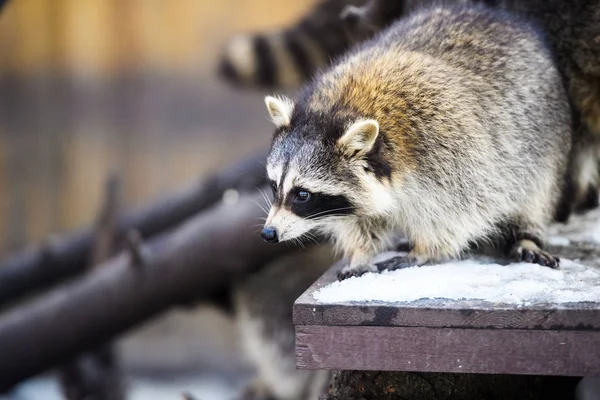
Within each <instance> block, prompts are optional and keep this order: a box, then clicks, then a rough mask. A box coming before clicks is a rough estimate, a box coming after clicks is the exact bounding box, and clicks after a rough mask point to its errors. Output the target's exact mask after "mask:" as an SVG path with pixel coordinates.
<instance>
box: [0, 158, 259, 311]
mask: <svg viewBox="0 0 600 400" xmlns="http://www.w3.org/2000/svg"><path fill="white" fill-rule="evenodd" d="M265 157H266V155H265V154H264V153H261V154H260V155H255V156H252V157H249V158H248V159H246V160H243V161H241V162H240V163H238V164H236V165H234V166H233V167H230V168H229V169H226V170H224V171H221V172H219V173H216V174H215V175H213V176H211V177H209V178H207V179H204V180H202V181H199V182H197V183H195V184H193V185H191V186H190V187H188V188H186V189H184V190H181V191H179V192H177V193H172V194H169V195H167V196H165V197H164V198H162V199H158V200H156V201H155V202H153V203H152V204H150V205H148V206H146V207H141V208H138V209H135V210H132V211H130V212H128V213H125V214H123V215H121V216H120V217H119V219H118V222H117V231H118V235H122V234H123V233H125V232H128V231H129V230H131V229H136V230H138V231H139V233H140V235H141V236H142V238H149V237H152V236H154V235H156V234H159V233H162V232H165V231H167V230H168V229H171V228H173V227H175V226H177V225H178V224H180V223H181V222H183V221H185V220H186V219H187V218H189V217H191V216H193V215H194V214H197V213H198V212H200V211H203V210H205V209H207V208H209V207H211V206H213V205H214V204H216V203H218V202H220V201H221V200H222V197H223V193H224V192H225V191H226V190H228V189H231V188H235V189H237V190H238V191H240V192H242V193H243V192H248V191H253V190H255V188H256V187H257V186H262V185H263V184H264V183H265V182H266V178H265V172H264V165H263V164H262V163H261V162H260V161H261V160H264V158H265ZM94 231H95V230H94V229H93V228H85V229H82V230H80V231H77V232H72V233H69V234H66V235H63V236H53V237H52V240H49V241H46V242H44V243H43V244H42V245H40V246H36V247H33V248H31V249H28V250H25V251H24V252H22V253H18V254H15V255H13V256H12V257H9V258H7V259H5V260H2V261H1V262H0V305H3V304H5V303H7V302H8V301H14V300H16V299H18V298H19V297H21V296H23V295H25V294H27V293H29V292H32V291H36V290H40V289H43V288H46V287H48V286H51V285H53V284H55V283H57V282H59V281H61V280H65V279H66V278H69V277H72V276H73V275H76V274H78V273H81V272H83V271H84V270H85V268H86V266H87V265H88V263H89V260H90V251H91V248H92V243H93V241H94Z"/></svg>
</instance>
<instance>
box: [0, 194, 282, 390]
mask: <svg viewBox="0 0 600 400" xmlns="http://www.w3.org/2000/svg"><path fill="white" fill-rule="evenodd" d="M259 201H260V196H259V195H258V194H255V195H248V194H246V195H243V196H241V197H240V199H239V200H238V201H237V203H235V204H225V203H222V204H220V205H219V206H216V207H215V208H214V209H212V210H211V211H209V212H205V213H203V214H200V215H198V216H196V217H194V218H192V219H190V220H189V221H187V222H185V223H184V224H182V225H181V226H180V227H178V228H177V229H175V230H174V231H172V232H170V233H168V234H165V235H161V236H159V237H156V238H154V239H152V240H150V241H149V242H148V243H147V245H145V246H142V250H143V252H144V254H146V255H147V257H146V261H145V263H144V264H143V265H142V266H140V267H136V268H133V267H132V266H131V262H130V257H128V256H127V255H126V254H121V255H119V256H117V257H116V258H113V259H112V260H109V261H107V262H106V263H104V264H102V265H100V266H99V267H97V268H95V269H94V270H93V271H91V272H90V273H89V274H86V275H84V276H82V277H80V278H78V279H77V280H75V281H73V282H70V283H68V284H67V285H64V286H62V287H58V288H56V289H54V290H52V291H51V292H49V293H46V294H44V295H42V296H40V297H39V298H37V299H34V300H32V301H30V302H27V303H25V304H22V305H20V306H18V307H15V308H13V309H11V310H9V311H8V312H6V313H4V314H2V315H0V354H1V355H2V356H1V358H2V362H1V363H0V391H3V390H7V389H9V388H10V387H11V386H13V385H15V384H16V383H18V382H20V381H22V380H24V379H26V378H28V377H31V376H33V375H35V374H38V373H40V372H42V371H45V370H46V369H48V368H51V367H53V366H56V365H60V364H61V363H64V362H65V361H67V360H70V359H72V358H73V357H75V356H76V355H78V354H80V353H81V352H83V351H86V350H89V349H95V348H97V346H99V345H101V344H102V343H105V342H107V341H109V340H111V339H112V338H114V337H115V336H117V335H119V334H121V333H123V332H124V331H126V330H127V329H130V328H132V327H133V326H135V325H136V324H138V323H141V322H143V321H145V320H146V319H148V318H150V317H153V316H156V315H157V314H158V313H160V312H163V311H165V310H167V309H169V308H170V307H172V306H174V305H176V304H181V303H183V302H189V301H190V299H192V298H199V297H202V296H210V295H211V293H214V292H216V291H218V290H222V289H223V288H224V287H226V286H227V285H228V284H229V282H230V281H231V280H232V279H234V278H235V277H236V276H239V275H240V274H242V273H245V272H249V271H251V270H252V269H254V268H257V267H259V266H260V265H262V264H264V263H267V262H269V261H271V260H273V259H274V258H276V257H278V256H280V255H282V254H284V253H287V252H289V251H291V250H293V249H294V248H293V247H290V246H286V245H285V244H279V245H273V244H267V243H264V242H262V240H261V239H260V237H259V235H258V234H257V232H256V230H257V228H256V225H257V224H258V223H259V222H260V220H259V217H261V216H262V215H263V213H262V211H261V210H260V207H259V206H258V205H257V203H258V202H259Z"/></svg>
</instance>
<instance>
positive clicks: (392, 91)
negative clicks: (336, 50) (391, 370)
mask: <svg viewBox="0 0 600 400" xmlns="http://www.w3.org/2000/svg"><path fill="white" fill-rule="evenodd" d="M265 103H266V105H267V109H268V111H269V114H270V116H271V118H272V121H273V122H274V124H275V125H276V130H275V133H274V136H273V140H272V143H271V148H270V152H269V156H268V158H267V165H266V169H267V174H268V176H269V179H270V180H271V182H272V187H273V192H274V197H275V200H274V203H273V205H272V207H271V209H270V211H269V214H268V216H267V220H266V223H265V226H264V228H263V230H262V237H263V239H264V240H266V241H268V242H278V241H286V240H292V239H296V238H298V237H300V236H302V235H304V234H306V233H307V232H309V231H316V232H319V233H321V234H325V235H329V236H330V237H331V238H332V240H333V243H334V245H335V247H336V249H338V250H339V251H341V252H342V253H343V254H344V255H345V256H348V257H349V264H348V265H347V266H346V267H344V268H343V269H342V271H341V273H340V278H342V279H343V278H346V277H349V276H354V275H360V274H362V273H364V272H377V271H381V270H384V269H388V270H392V269H396V268H403V267H407V266H414V265H423V264H426V263H428V262H434V261H441V260H445V259H449V258H454V257H458V256H460V255H461V254H463V253H464V252H465V251H466V250H467V249H468V248H469V247H470V246H472V245H473V244H479V243H482V244H484V243H486V242H494V243H495V244H496V246H497V247H500V246H501V244H502V249H503V251H504V252H505V253H507V254H511V255H512V256H513V257H515V259H517V260H522V261H526V262H534V263H539V264H541V265H547V266H549V267H553V268H556V267H558V264H559V260H558V258H556V257H554V256H553V255H552V254H549V253H547V252H545V251H544V250H542V249H543V229H544V226H545V225H546V223H547V222H548V221H549V220H550V219H551V215H552V212H553V210H554V207H555V205H556V203H557V201H558V197H559V193H560V188H561V182H562V177H563V175H564V173H565V169H566V164H567V157H568V152H569V149H570V146H571V137H572V132H571V114H570V108H569V103H568V99H567V95H566V93H565V91H564V88H563V85H561V76H560V73H559V71H558V70H557V67H556V66H555V63H554V59H553V57H552V55H551V52H550V50H549V49H548V47H547V45H546V43H545V41H544V38H543V35H542V34H541V33H539V31H538V30H536V29H535V28H534V27H533V26H532V25H530V24H527V23H525V22H524V21H522V20H520V19H518V18H516V17H514V16H511V15H509V14H507V13H504V12H502V11H498V10H492V9H489V8H486V7H484V6H435V7H432V8H429V9H425V10H421V11H419V12H417V13H415V14H413V15H412V16H411V17H409V18H406V19H401V20H399V21H397V22H395V23H394V24H393V25H392V26H391V27H390V28H389V29H387V30H385V31H384V32H382V33H381V34H380V35H378V36H377V37H376V38H374V39H372V40H369V41H367V42H366V43H364V44H363V45H361V46H359V48H357V49H356V50H355V51H353V52H350V53H349V54H347V55H346V56H345V57H343V58H342V59H341V60H340V61H339V62H338V63H337V64H335V65H334V66H332V67H331V68H329V69H328V70H326V71H324V72H322V73H321V74H319V75H318V76H317V77H316V78H315V79H314V80H313V82H311V83H310V84H308V85H307V86H305V87H304V88H303V89H302V90H301V91H300V93H299V94H298V96H297V97H296V99H295V100H294V101H292V100H290V99H287V98H283V97H270V96H268V97H266V98H265ZM397 234H404V235H405V236H406V238H407V239H408V240H409V242H410V243H411V247H412V250H411V251H410V252H409V254H408V256H406V257H403V258H394V259H391V260H389V261H388V262H384V263H380V264H378V265H374V264H373V263H372V259H373V256H374V255H375V254H376V253H378V252H380V251H383V250H385V249H387V248H388V246H389V243H390V240H391V238H393V237H394V236H395V235H397ZM496 242H497V243H496Z"/></svg>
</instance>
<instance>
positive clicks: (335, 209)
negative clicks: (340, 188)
mask: <svg viewBox="0 0 600 400" xmlns="http://www.w3.org/2000/svg"><path fill="white" fill-rule="evenodd" d="M352 208H353V207H341V208H334V209H333V210H324V211H319V212H317V213H314V214H310V215H308V216H307V217H306V218H307V219H310V218H314V217H318V216H319V215H323V214H325V213H328V212H335V211H346V210H352Z"/></svg>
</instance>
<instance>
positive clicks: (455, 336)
mask: <svg viewBox="0 0 600 400" xmlns="http://www.w3.org/2000/svg"><path fill="white" fill-rule="evenodd" d="M595 262H597V257H595ZM338 268H340V266H334V267H333V268H332V269H330V270H329V271H328V272H327V273H325V274H324V275H323V276H322V277H321V278H319V279H318V280H317V282H315V283H314V284H313V285H312V286H311V287H310V288H309V289H308V290H307V291H306V292H305V293H304V294H303V295H302V296H301V297H300V298H299V299H298V300H297V301H296V303H295V304H294V324H295V326H296V362H297V366H298V368H300V369H341V370H378V371H420V372H463V373H491V374H532V375H562V376H600V299H599V302H598V303H574V304H562V305H560V306H558V307H557V305H540V306H535V307H530V308H511V307H510V306H506V305H504V306H501V305H494V304H489V303H483V302H476V301H451V302H448V301H445V302H441V301H433V300H426V301H424V300H420V301H417V302H410V303H387V304H381V303H378V304H373V303H355V304H350V303H339V304H322V303H317V302H316V300H315V299H314V298H313V293H314V292H315V290H318V289H319V288H320V287H323V286H325V285H327V284H329V283H331V282H333V281H334V280H335V279H336V278H335V276H336V273H337V270H338Z"/></svg>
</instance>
